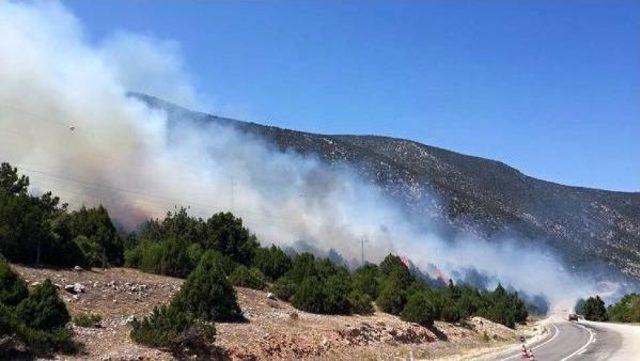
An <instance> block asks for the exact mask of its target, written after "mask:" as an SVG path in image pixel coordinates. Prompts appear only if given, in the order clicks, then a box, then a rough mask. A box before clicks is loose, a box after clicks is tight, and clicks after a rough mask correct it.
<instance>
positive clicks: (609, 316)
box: [575, 293, 640, 323]
mask: <svg viewBox="0 0 640 361" xmlns="http://www.w3.org/2000/svg"><path fill="white" fill-rule="evenodd" d="M575 311H576V313H578V314H581V315H583V316H584V318H585V319H587V320H590V321H612V322H633V323H637V322H640V294H637V293H630V294H628V295H625V296H624V297H622V298H621V299H620V301H618V302H616V303H614V304H611V305H609V307H606V308H605V304H604V301H602V299H600V297H599V296H595V297H589V298H587V299H586V300H585V299H579V300H578V302H577V303H576V306H575Z"/></svg>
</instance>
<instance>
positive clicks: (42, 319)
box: [16, 279, 71, 330]
mask: <svg viewBox="0 0 640 361" xmlns="http://www.w3.org/2000/svg"><path fill="white" fill-rule="evenodd" d="M16 313H17V315H18V317H19V318H20V320H22V321H23V322H24V323H25V324H26V325H27V326H28V327H32V328H36V329H41V330H53V329H55V328H60V327H64V325H66V324H67V322H69V320H70V319H71V318H70V316H69V312H68V311H67V307H66V306H65V304H64V302H62V300H61V299H60V297H58V293H57V292H56V288H55V286H54V285H53V284H52V283H51V280H49V279H47V280H45V281H44V282H43V283H42V284H40V285H38V286H36V287H35V288H34V289H33V292H32V293H31V294H30V295H29V296H28V297H27V298H25V299H24V300H22V301H21V302H20V303H19V304H18V306H17V308H16Z"/></svg>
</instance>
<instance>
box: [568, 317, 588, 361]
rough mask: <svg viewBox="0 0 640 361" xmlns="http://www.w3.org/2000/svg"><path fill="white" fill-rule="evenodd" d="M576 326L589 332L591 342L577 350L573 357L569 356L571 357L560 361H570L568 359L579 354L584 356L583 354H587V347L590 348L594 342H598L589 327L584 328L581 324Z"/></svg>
mask: <svg viewBox="0 0 640 361" xmlns="http://www.w3.org/2000/svg"><path fill="white" fill-rule="evenodd" d="M576 326H578V327H580V328H582V329H584V330H586V331H587V332H589V340H588V341H587V343H585V344H584V345H583V346H582V347H580V348H579V349H577V350H576V351H575V352H574V353H572V354H571V355H569V356H567V357H565V358H563V359H562V360H560V361H566V360H568V359H570V358H572V357H573V356H576V355H578V354H582V353H583V352H585V351H586V350H587V347H588V346H589V345H590V344H591V343H592V342H594V341H595V340H596V339H595V335H594V334H593V332H592V331H591V330H590V329H589V328H588V327H584V326H582V325H579V324H576Z"/></svg>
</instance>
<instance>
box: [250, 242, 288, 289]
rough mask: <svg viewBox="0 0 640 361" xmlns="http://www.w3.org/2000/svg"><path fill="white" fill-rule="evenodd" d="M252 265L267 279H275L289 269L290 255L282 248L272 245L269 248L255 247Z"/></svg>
mask: <svg viewBox="0 0 640 361" xmlns="http://www.w3.org/2000/svg"><path fill="white" fill-rule="evenodd" d="M253 265H254V266H255V267H258V269H260V271H262V273H263V274H264V275H265V276H266V277H267V278H268V279H269V280H272V281H273V280H276V279H278V278H280V277H282V276H284V274H285V273H287V271H289V269H291V257H289V256H288V255H287V254H286V253H284V251H283V250H281V249H280V248H278V247H276V246H274V245H272V246H271V247H269V248H262V247H260V248H256V253H255V256H254V259H253Z"/></svg>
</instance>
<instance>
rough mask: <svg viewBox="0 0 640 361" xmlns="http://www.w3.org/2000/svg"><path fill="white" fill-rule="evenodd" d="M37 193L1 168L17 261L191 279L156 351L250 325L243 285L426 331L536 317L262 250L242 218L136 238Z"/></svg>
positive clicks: (419, 278)
mask: <svg viewBox="0 0 640 361" xmlns="http://www.w3.org/2000/svg"><path fill="white" fill-rule="evenodd" d="M28 187H29V179H28V178H27V177H25V176H21V175H19V174H18V172H17V169H16V168H12V167H11V166H10V165H9V164H6V163H3V164H2V165H1V167H0V252H1V253H2V255H3V256H4V257H6V259H7V260H9V261H11V262H19V263H25V264H44V265H51V266H75V265H83V266H87V267H91V266H101V267H104V266H107V265H113V266H119V265H123V264H124V265H125V266H127V267H132V268H137V269H140V270H142V271H144V272H149V273H156V274H163V275H168V276H173V277H180V278H186V280H185V283H184V285H183V287H182V288H181V290H180V291H179V293H178V294H176V296H174V298H173V299H172V300H171V301H170V302H169V304H167V305H164V306H162V307H159V308H157V309H155V310H154V312H153V313H152V314H151V315H149V316H148V317H145V318H144V319H142V320H136V321H134V323H133V327H132V331H131V337H132V339H133V340H135V341H136V342H140V343H143V344H147V345H150V346H154V347H160V348H166V349H171V350H179V349H181V348H184V347H189V348H197V347H200V346H202V345H204V343H205V341H206V340H209V341H211V340H212V339H213V337H214V335H215V326H214V322H218V321H224V322H237V321H243V319H244V318H243V316H242V310H241V309H240V307H239V306H238V303H237V300H236V294H235V290H234V288H233V286H241V287H250V288H254V289H260V290H268V291H269V292H272V293H273V294H274V295H275V296H276V297H278V298H279V299H281V300H283V301H287V302H291V304H292V305H293V306H294V307H296V308H298V309H300V310H304V311H308V312H312V313H319V314H343V315H349V314H354V313H355V314H363V315H366V314H371V313H373V312H374V304H375V305H376V306H377V308H378V309H379V310H381V311H383V312H387V313H391V314H394V315H398V316H399V317H400V318H401V319H403V320H406V321H410V322H416V323H419V324H422V325H425V326H431V325H432V324H433V322H434V321H436V320H443V321H447V322H464V320H465V319H467V318H468V317H471V316H476V315H477V316H482V317H485V318H488V319H490V320H492V321H495V322H499V323H502V324H504V325H506V326H508V327H512V328H513V327H515V325H516V324H517V323H524V322H525V320H526V318H527V316H528V310H527V306H526V304H525V302H524V301H523V300H522V298H521V297H520V296H519V295H518V293H517V292H514V291H508V290H506V289H505V288H504V287H502V285H500V284H498V286H497V287H496V288H495V289H494V290H492V291H489V290H485V289H480V288H477V287H473V286H471V285H466V284H456V283H454V282H453V281H452V280H449V283H448V284H446V283H443V284H439V283H438V282H433V280H429V279H425V277H424V276H423V275H421V274H419V273H416V272H414V271H413V270H411V269H410V268H409V267H408V266H407V265H406V264H405V263H404V262H403V261H402V259H401V258H400V257H399V256H397V255H393V254H389V255H388V256H387V257H386V258H385V259H384V260H383V261H382V262H381V263H380V264H378V265H376V264H373V263H367V264H365V265H362V266H360V267H358V268H356V269H353V270H350V269H349V268H347V267H346V266H345V265H341V264H336V263H334V262H332V261H331V260H329V259H327V258H318V257H316V256H314V255H313V254H311V253H307V252H305V253H295V252H289V251H287V252H285V250H283V249H281V248H279V247H277V246H274V245H272V246H269V247H267V246H261V245H260V243H259V242H258V240H257V238H256V236H255V235H254V234H252V233H251V232H250V231H249V230H248V229H247V228H246V227H245V226H244V225H243V222H242V219H240V218H238V217H236V216H234V215H233V214H232V213H229V212H220V213H216V214H214V215H212V216H211V217H209V218H208V219H202V218H197V217H193V216H190V215H189V214H188V213H187V211H186V209H184V208H181V209H179V210H176V211H174V212H168V213H167V214H166V216H165V217H164V218H163V219H149V220H147V221H146V222H145V223H144V224H143V225H142V226H141V227H140V229H139V231H138V232H136V233H132V234H121V233H119V232H117V231H116V228H115V227H114V225H113V223H112V221H111V219H110V217H109V214H108V212H107V210H106V209H105V208H104V207H102V206H98V207H95V208H86V207H82V208H81V209H79V210H75V211H70V210H68V209H67V206H66V205H65V204H61V203H60V200H59V198H58V197H55V196H53V195H52V194H51V193H45V194H43V195H41V196H38V197H36V196H33V195H31V194H30V193H29V192H28ZM0 287H5V286H4V285H0ZM21 292H22V291H21ZM63 306H64V304H63ZM62 321H64V319H61V321H60V322H62ZM67 321H68V320H67ZM0 331H2V330H0Z"/></svg>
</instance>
